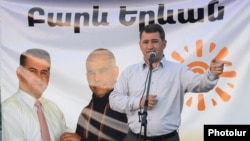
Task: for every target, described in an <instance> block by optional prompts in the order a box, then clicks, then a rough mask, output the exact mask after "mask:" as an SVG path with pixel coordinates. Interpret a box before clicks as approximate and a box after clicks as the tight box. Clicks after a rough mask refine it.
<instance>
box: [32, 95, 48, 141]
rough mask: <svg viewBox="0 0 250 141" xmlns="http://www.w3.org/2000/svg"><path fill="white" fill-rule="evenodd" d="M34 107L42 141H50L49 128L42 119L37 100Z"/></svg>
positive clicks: (40, 108)
mask: <svg viewBox="0 0 250 141" xmlns="http://www.w3.org/2000/svg"><path fill="white" fill-rule="evenodd" d="M35 106H36V107H37V115H38V119H39V123H40V128H41V135H42V140H43V141H50V135H49V128H48V125H47V123H46V119H45V117H44V114H43V111H42V104H41V102H40V101H39V100H37V101H36V103H35Z"/></svg>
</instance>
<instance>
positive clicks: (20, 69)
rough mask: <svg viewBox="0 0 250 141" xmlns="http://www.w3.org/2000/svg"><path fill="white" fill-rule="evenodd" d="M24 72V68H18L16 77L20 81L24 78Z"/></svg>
mask: <svg viewBox="0 0 250 141" xmlns="http://www.w3.org/2000/svg"><path fill="white" fill-rule="evenodd" d="M22 72H23V70H22V67H21V66H19V67H17V69H16V75H17V78H18V79H21V78H22V76H23V73H22Z"/></svg>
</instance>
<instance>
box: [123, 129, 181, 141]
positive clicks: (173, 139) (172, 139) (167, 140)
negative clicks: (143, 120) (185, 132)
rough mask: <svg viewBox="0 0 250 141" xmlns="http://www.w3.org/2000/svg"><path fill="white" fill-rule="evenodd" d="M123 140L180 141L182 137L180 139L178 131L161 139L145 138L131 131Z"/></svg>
mask: <svg viewBox="0 0 250 141" xmlns="http://www.w3.org/2000/svg"><path fill="white" fill-rule="evenodd" d="M123 141H180V139H179V135H178V133H177V134H175V135H174V136H171V137H169V138H165V139H160V140H159V139H157V140H154V139H146V140H145V139H144V136H136V135H135V134H134V133H132V132H131V131H129V132H128V134H127V135H126V137H125V138H124V140H123Z"/></svg>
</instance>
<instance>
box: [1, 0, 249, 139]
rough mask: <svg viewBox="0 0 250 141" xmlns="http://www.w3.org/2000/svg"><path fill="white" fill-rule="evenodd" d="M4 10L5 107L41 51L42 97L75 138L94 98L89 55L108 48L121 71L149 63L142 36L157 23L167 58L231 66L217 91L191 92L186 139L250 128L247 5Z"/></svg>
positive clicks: (117, 1) (42, 4)
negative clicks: (45, 76) (24, 68)
mask: <svg viewBox="0 0 250 141" xmlns="http://www.w3.org/2000/svg"><path fill="white" fill-rule="evenodd" d="M0 6H1V7H0V8H1V9H0V57H1V58H0V65H1V68H0V74H1V75H0V77H1V81H0V86H1V101H4V100H5V99H6V98H8V97H10V96H11V95H13V94H14V93H15V92H16V91H17V89H18V79H17V77H16V68H17V67H18V66H19V57H20V53H21V52H23V51H25V50H26V49H29V48H43V49H45V50H47V51H48V52H49V53H50V55H51V59H52V64H51V77H50V82H49V85H48V88H47V89H46V91H45V93H44V95H43V96H44V97H46V98H48V99H50V100H52V101H54V102H55V103H56V104H57V105H58V106H59V107H60V109H61V110H62V111H63V113H64V115H65V118H66V122H67V124H68V126H69V127H70V128H71V129H72V132H74V131H75V128H76V124H77V120H78V116H79V114H80V112H81V110H82V109H83V107H85V106H86V105H87V104H88V102H89V100H90V99H91V96H92V92H91V91H90V89H89V86H88V83H87V79H86V69H85V62H86V58H87V55H88V54H89V53H90V52H91V51H93V50H94V49H96V48H108V49H110V50H111V51H112V52H113V53H114V55H115V57H116V61H117V64H118V66H119V71H120V73H121V72H122V71H123V69H125V68H126V67H127V66H129V65H131V64H134V63H137V62H140V61H142V60H143V58H142V57H143V56H142V53H141V52H140V48H139V30H140V29H141V28H142V27H144V26H145V25H147V24H149V23H159V24H161V25H162V26H163V28H164V29H165V31H166V40H167V47H166V49H165V52H164V55H165V57H166V58H167V59H168V60H170V61H174V62H179V63H183V64H185V65H188V66H189V67H191V68H192V70H193V71H195V72H197V73H204V71H205V70H207V69H208V66H209V64H210V61H211V60H212V59H213V58H215V57H217V58H218V59H222V60H227V61H231V62H232V66H225V67H224V73H223V74H222V75H221V77H220V79H219V82H218V84H217V85H216V87H215V88H214V89H213V90H211V91H210V92H208V93H198V94H194V93H187V94H185V99H184V107H183V112H182V122H181V127H180V129H179V134H180V138H181V140H182V141H202V140H203V126H204V125H206V124H243V125H244V124H250V112H249V111H250V103H249V100H250V88H249V84H248V80H249V79H250V77H249V76H250V73H249V70H250V62H249V60H250V58H249V56H250V52H249V47H248V46H249V44H250V40H249V37H250V31H249V13H250V11H249V1H248V0H202V1H201V0H193V1H186V0H168V1H166V0H154V1H150V0H137V1H130V0H103V1H99V0H93V1H87V0H81V1H78V0H73V1H72V0H71V1H67V0H53V1H31V0H22V1H19V0H1V1H0ZM163 110H164V107H163ZM2 114H4V113H2Z"/></svg>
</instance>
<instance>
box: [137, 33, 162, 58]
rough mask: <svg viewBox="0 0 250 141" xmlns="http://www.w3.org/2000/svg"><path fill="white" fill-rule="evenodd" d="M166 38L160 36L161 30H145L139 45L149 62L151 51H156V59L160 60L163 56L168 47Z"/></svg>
mask: <svg viewBox="0 0 250 141" xmlns="http://www.w3.org/2000/svg"><path fill="white" fill-rule="evenodd" d="M166 44H167V42H166V40H162V39H161V38H160V34H159V32H154V33H146V32H143V33H142V36H141V39H140V42H139V45H140V49H141V51H142V53H143V56H144V60H145V61H146V62H148V59H149V54H150V52H155V53H156V58H155V60H156V61H160V60H161V58H162V56H163V50H164V49H165V47H166Z"/></svg>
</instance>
